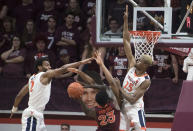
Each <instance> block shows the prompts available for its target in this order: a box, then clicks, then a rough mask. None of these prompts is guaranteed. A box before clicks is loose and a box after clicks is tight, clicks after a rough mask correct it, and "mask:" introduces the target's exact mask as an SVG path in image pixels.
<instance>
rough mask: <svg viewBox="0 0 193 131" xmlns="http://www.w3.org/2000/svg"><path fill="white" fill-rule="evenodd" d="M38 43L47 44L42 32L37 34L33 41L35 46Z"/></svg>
mask: <svg viewBox="0 0 193 131" xmlns="http://www.w3.org/2000/svg"><path fill="white" fill-rule="evenodd" d="M38 41H44V42H45V44H47V43H48V38H47V37H46V35H45V34H44V33H42V32H40V33H38V34H37V35H36V37H35V39H34V41H33V42H34V44H36V43H37V42H38Z"/></svg>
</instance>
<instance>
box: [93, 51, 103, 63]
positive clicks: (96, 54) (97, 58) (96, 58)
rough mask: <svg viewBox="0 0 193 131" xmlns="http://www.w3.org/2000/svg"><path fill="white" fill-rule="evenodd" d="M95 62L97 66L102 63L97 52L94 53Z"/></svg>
mask: <svg viewBox="0 0 193 131" xmlns="http://www.w3.org/2000/svg"><path fill="white" fill-rule="evenodd" d="M95 60H96V62H97V64H98V65H101V64H102V63H103V60H102V58H101V53H100V52H99V51H96V52H95Z"/></svg>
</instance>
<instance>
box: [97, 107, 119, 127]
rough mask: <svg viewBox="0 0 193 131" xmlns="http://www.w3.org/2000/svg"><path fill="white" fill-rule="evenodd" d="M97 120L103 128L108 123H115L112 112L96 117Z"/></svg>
mask: <svg viewBox="0 0 193 131" xmlns="http://www.w3.org/2000/svg"><path fill="white" fill-rule="evenodd" d="M98 120H99V121H101V122H100V125H101V126H105V125H107V124H108V123H114V122H115V115H114V110H113V111H110V112H108V113H106V115H100V116H99V117H98Z"/></svg>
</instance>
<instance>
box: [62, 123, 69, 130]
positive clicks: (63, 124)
mask: <svg viewBox="0 0 193 131" xmlns="http://www.w3.org/2000/svg"><path fill="white" fill-rule="evenodd" d="M62 126H67V127H68V129H70V125H69V124H67V123H62V124H61V127H62Z"/></svg>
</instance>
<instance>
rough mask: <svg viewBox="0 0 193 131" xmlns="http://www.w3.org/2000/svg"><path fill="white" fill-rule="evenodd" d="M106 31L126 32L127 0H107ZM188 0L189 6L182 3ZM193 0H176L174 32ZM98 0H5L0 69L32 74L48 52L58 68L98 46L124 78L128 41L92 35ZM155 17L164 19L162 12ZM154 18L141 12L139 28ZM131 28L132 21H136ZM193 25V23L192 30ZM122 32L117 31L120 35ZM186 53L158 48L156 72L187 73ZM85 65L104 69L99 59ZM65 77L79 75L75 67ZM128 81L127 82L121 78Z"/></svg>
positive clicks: (159, 0)
mask: <svg viewBox="0 0 193 131" xmlns="http://www.w3.org/2000/svg"><path fill="white" fill-rule="evenodd" d="M106 1H107V3H108V4H105V7H106V8H105V9H106V15H107V17H106V18H108V20H107V21H106V23H105V28H104V33H106V34H114V33H115V34H116V33H121V32H122V29H121V25H122V22H123V21H122V19H123V18H122V15H120V14H123V12H124V10H125V4H126V1H125V0H106ZM135 1H136V2H137V3H138V4H139V5H140V6H154V7H155V6H156V7H157V6H163V5H164V1H163V0H156V1H155V0H135ZM182 3H183V6H182ZM187 4H190V2H189V1H187V0H186V1H180V0H172V1H171V6H172V7H173V18H174V19H173V22H174V23H176V24H173V25H174V27H173V28H172V29H173V32H175V31H176V30H177V28H178V25H179V24H180V22H181V19H182V18H183V16H184V14H185V13H186V5H187ZM95 5H96V0H84V1H80V0H0V75H1V76H2V77H8V78H11V77H21V78H23V77H25V78H29V76H31V74H33V72H34V68H33V66H34V61H35V60H36V59H37V58H39V57H48V58H49V60H50V63H51V66H52V68H57V67H60V66H62V65H64V64H67V63H71V62H74V61H78V60H80V59H86V58H88V57H90V56H92V54H93V52H94V51H95V50H101V52H102V57H103V60H104V62H105V64H106V66H107V67H109V70H110V71H111V73H112V74H113V76H114V77H118V78H119V79H120V80H121V81H123V79H124V77H125V75H126V72H127V65H128V61H127V57H126V55H125V52H124V49H123V47H95V43H94V42H93V40H92V37H91V33H90V32H91V21H92V16H94V15H95V9H96V8H95ZM129 7H130V11H129V14H130V15H129V17H130V18H131V19H130V20H129V22H130V25H132V17H133V16H132V15H133V6H132V5H130V6H129ZM154 17H155V18H156V19H157V20H159V21H160V22H163V16H162V13H160V14H159V13H158V14H155V15H154ZM147 21H149V19H146V18H144V17H143V16H141V17H140V14H139V17H138V25H139V29H140V28H141V29H143V30H153V29H152V28H155V25H154V24H153V23H152V24H150V25H149V24H148V25H147V23H148V22H147ZM130 28H131V27H130ZM189 31H190V32H191V31H192V30H191V29H190V30H189ZM114 37H117V36H114ZM184 58H185V57H183V56H178V55H175V54H172V53H170V52H167V51H165V50H164V49H162V48H156V49H155V51H154V59H155V60H154V64H153V66H152V67H151V68H150V69H149V73H150V75H151V78H152V79H154V78H163V79H172V81H173V82H174V83H178V79H186V74H185V73H183V71H182V66H183V60H184ZM79 69H80V70H82V71H85V72H86V71H88V70H89V71H95V72H97V73H98V74H99V75H100V78H101V79H104V74H103V72H102V71H101V69H100V68H99V67H98V65H97V64H96V63H95V62H94V61H93V63H90V64H88V65H83V66H80V67H79ZM63 78H65V79H75V80H76V79H77V76H76V75H74V74H72V73H67V74H65V75H64V76H63ZM121 83H122V82H121Z"/></svg>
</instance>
